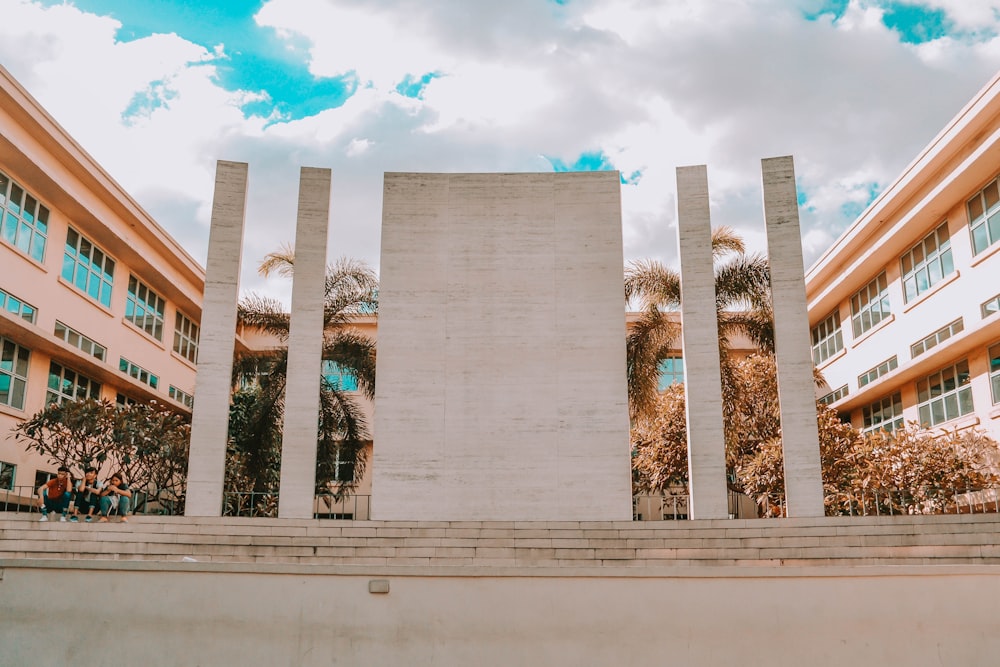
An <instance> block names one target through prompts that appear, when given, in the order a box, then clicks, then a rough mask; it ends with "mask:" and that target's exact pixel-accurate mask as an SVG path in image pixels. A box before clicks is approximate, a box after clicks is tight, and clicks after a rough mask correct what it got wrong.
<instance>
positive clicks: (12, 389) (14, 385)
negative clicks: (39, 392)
mask: <svg viewBox="0 0 1000 667" xmlns="http://www.w3.org/2000/svg"><path fill="white" fill-rule="evenodd" d="M30 359H31V352H30V350H28V349H27V348H25V347H22V346H20V345H18V344H17V343H15V342H14V341H12V340H8V339H6V338H0V405H6V406H9V407H12V408H15V409H17V410H23V409H24V394H25V390H26V389H27V386H28V362H29V361H30Z"/></svg>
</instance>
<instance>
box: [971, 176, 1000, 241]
mask: <svg viewBox="0 0 1000 667" xmlns="http://www.w3.org/2000/svg"><path fill="white" fill-rule="evenodd" d="M966 205H967V207H968V210H969V231H970V232H971V234H972V254H973V255H978V254H979V253H981V252H982V251H984V250H986V248H988V247H990V246H991V245H992V244H994V243H996V242H997V240H998V239H1000V192H998V190H997V181H996V179H994V180H993V181H992V182H990V184H989V185H987V186H986V187H985V188H983V189H982V190H980V191H979V192H977V193H976V194H975V195H973V196H972V198H971V199H969V201H968V202H967V204H966Z"/></svg>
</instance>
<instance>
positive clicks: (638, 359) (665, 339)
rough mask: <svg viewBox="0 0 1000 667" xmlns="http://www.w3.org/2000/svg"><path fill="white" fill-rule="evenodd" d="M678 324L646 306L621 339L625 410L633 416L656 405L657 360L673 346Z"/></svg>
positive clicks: (658, 373)
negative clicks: (624, 380) (623, 342)
mask: <svg viewBox="0 0 1000 667" xmlns="http://www.w3.org/2000/svg"><path fill="white" fill-rule="evenodd" d="M679 336H680V325H679V324H678V323H677V322H676V321H675V320H673V319H670V318H668V317H666V315H665V314H664V313H663V312H662V311H660V310H658V309H656V308H650V309H647V310H646V311H645V312H643V314H642V316H641V317H640V318H639V320H638V321H637V322H635V324H634V325H633V326H632V330H631V332H630V333H629V335H628V339H627V340H626V342H625V348H626V372H627V377H628V398H629V412H630V413H631V416H632V417H633V418H636V417H640V416H642V415H645V414H648V413H649V411H650V410H652V409H653V408H654V406H655V405H656V398H657V395H658V384H659V380H660V368H659V366H660V361H662V360H663V359H665V358H666V357H667V355H668V354H669V353H670V351H671V350H672V349H675V347H676V343H677V340H678V338H679Z"/></svg>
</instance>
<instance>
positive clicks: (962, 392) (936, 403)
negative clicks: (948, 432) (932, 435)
mask: <svg viewBox="0 0 1000 667" xmlns="http://www.w3.org/2000/svg"><path fill="white" fill-rule="evenodd" d="M917 408H918V410H919V413H920V423H921V424H923V425H925V426H937V425H938V424H942V423H944V422H946V421H950V420H952V419H957V418H958V417H961V416H962V415H967V414H969V413H971V412H972V411H973V410H974V409H975V408H974V407H973V405H972V385H971V378H970V376H969V362H968V361H967V360H963V361H960V362H958V363H957V364H955V365H954V366H948V367H947V368H944V369H942V370H940V371H938V372H937V373H932V374H931V375H928V376H927V377H926V378H924V379H923V380H918V381H917Z"/></svg>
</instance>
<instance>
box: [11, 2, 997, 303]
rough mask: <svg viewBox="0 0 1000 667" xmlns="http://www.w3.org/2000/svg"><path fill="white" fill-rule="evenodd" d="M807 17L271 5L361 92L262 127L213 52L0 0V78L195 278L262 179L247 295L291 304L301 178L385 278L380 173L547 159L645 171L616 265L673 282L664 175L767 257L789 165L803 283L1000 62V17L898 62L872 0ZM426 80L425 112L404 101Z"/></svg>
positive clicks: (971, 10) (334, 236) (911, 49)
mask: <svg viewBox="0 0 1000 667" xmlns="http://www.w3.org/2000/svg"><path fill="white" fill-rule="evenodd" d="M815 4H816V3H815V2H812V1H811V0H800V3H798V4H797V3H789V2H787V0H716V1H713V2H711V3H707V2H699V1H697V0H684V1H680V0H679V1H677V2H670V3H649V2H642V1H639V0H575V1H574V2H571V3H568V4H567V5H565V6H559V5H556V4H554V3H546V2H539V1H538V0H508V1H507V2H505V3H473V2H463V3H449V4H444V5H441V4H437V3H433V4H431V3H414V2H410V1H407V0H385V1H384V2H379V3H365V2H360V1H358V0H270V1H268V2H266V3H265V4H264V5H263V6H262V8H261V9H260V11H259V12H258V14H257V15H256V20H257V22H258V23H259V24H260V25H261V26H263V27H265V28H266V29H273V30H275V31H276V34H278V35H279V36H282V37H283V38H284V39H286V40H287V43H288V45H289V49H290V50H289V51H288V53H297V54H305V56H304V57H306V58H308V60H307V61H306V62H305V65H307V66H308V68H309V71H310V72H311V73H312V74H313V75H314V76H317V77H329V76H340V75H344V74H348V73H352V72H353V73H354V75H355V76H356V77H357V80H358V82H359V84H360V85H359V87H358V89H357V91H356V92H355V94H354V95H353V96H351V97H350V98H349V99H348V100H347V101H346V102H345V103H344V104H343V105H341V106H339V107H337V108H335V109H327V110H325V111H322V112H320V113H318V114H316V115H314V116H311V117H307V118H301V119H298V120H294V121H289V122H273V123H271V124H268V123H267V122H266V121H265V120H264V119H260V118H251V119H247V118H245V117H244V114H243V113H242V111H241V109H240V107H241V105H242V104H244V103H246V102H248V101H251V100H253V99H260V98H261V97H262V91H258V90H248V91H235V92H232V91H227V90H224V89H223V88H221V87H220V84H219V82H218V80H217V79H216V77H215V76H214V75H215V68H214V63H215V62H216V61H217V60H218V59H220V58H223V57H224V52H223V51H222V50H221V49H219V48H218V47H213V48H211V49H208V48H205V47H203V46H200V45H197V44H194V43H192V42H190V41H187V40H185V39H184V36H183V35H180V36H178V35H155V36H152V37H147V38H143V39H138V40H134V41H131V42H127V43H120V42H116V41H115V32H116V30H117V28H118V24H117V23H116V22H115V21H113V20H111V19H108V18H100V17H96V16H93V15H91V14H86V13H84V12H80V11H78V10H76V9H75V8H73V7H72V6H71V5H57V6H53V7H51V8H48V9H45V8H42V7H41V6H40V5H37V4H32V3H31V2H28V1H27V0H4V5H5V6H4V10H3V11H4V22H3V23H0V62H3V63H4V65H5V66H6V67H7V68H8V69H10V70H11V71H12V73H13V74H14V75H15V76H16V77H17V78H18V79H19V80H20V81H21V82H22V83H23V84H24V85H25V87H26V88H27V89H28V90H29V91H30V92H31V93H32V94H33V95H35V96H36V97H37V98H38V99H39V100H40V101H41V103H42V104H43V105H44V106H45V107H46V108H47V109H48V110H49V111H50V112H51V113H52V114H53V116H54V117H55V118H56V119H57V120H58V121H59V122H60V123H62V124H63V125H64V126H65V127H66V128H67V129H68V130H69V132H70V133H71V134H72V135H73V136H74V137H76V138H77V139H78V140H79V141H80V143H81V144H82V145H83V146H84V147H85V148H86V149H87V150H88V151H90V152H91V153H92V154H94V155H95V157H96V158H97V159H98V160H99V161H100V162H101V163H102V164H103V165H104V166H105V167H106V168H107V169H108V171H109V172H110V173H111V174H112V175H113V176H114V177H116V178H117V179H118V180H119V181H120V182H121V183H122V184H123V185H124V186H125V187H126V189H127V190H129V191H130V192H132V194H133V195H135V197H136V198H137V200H138V201H139V202H140V203H142V204H143V205H145V206H146V207H147V208H148V209H149V210H150V211H151V212H152V213H153V214H154V215H155V216H156V217H157V219H158V220H160V222H161V223H162V224H163V225H164V226H165V227H166V228H167V229H168V230H169V231H171V232H172V233H173V234H175V235H176V236H177V237H178V238H179V239H180V240H181V242H182V243H184V244H185V246H186V247H188V248H189V249H190V250H191V252H192V253H193V254H194V255H195V257H198V258H203V257H204V251H205V245H206V244H207V238H208V233H207V224H208V216H209V211H210V199H211V194H212V192H211V190H212V183H213V170H214V164H215V161H216V160H217V159H229V160H241V161H246V162H249V163H250V166H251V182H250V187H251V192H250V199H249V202H248V223H247V224H248V229H247V240H246V242H245V247H246V251H247V256H246V257H247V258H246V259H245V261H244V266H245V270H244V274H243V284H244V287H249V288H256V289H262V290H265V291H267V292H269V293H272V294H275V295H277V296H281V297H283V298H286V297H287V293H288V288H287V285H283V284H279V283H275V282H270V283H264V282H263V281H261V280H260V279H259V278H258V277H257V276H256V275H255V273H254V267H255V264H256V262H257V261H258V260H259V259H260V258H261V257H262V256H263V254H264V253H266V252H267V251H269V250H272V249H274V248H276V247H278V245H279V244H280V243H282V242H290V241H291V240H292V237H293V235H294V222H293V221H294V214H295V211H294V207H295V201H296V191H297V182H296V180H297V175H298V168H299V167H300V166H302V165H308V166H321V167H331V168H332V169H333V172H334V187H333V189H334V192H333V209H332V218H333V220H332V228H331V241H330V255H331V258H332V257H335V256H337V255H340V254H349V255H353V256H357V257H360V258H363V259H366V260H367V261H369V262H370V263H372V264H374V265H377V264H378V244H379V224H380V219H381V210H380V209H381V188H382V173H383V172H385V171H407V170H413V171H490V170H496V171H530V170H547V169H548V168H549V165H548V163H547V161H546V160H545V159H544V157H542V156H548V157H555V158H559V159H562V160H564V161H566V162H570V163H571V162H573V161H575V159H576V158H577V157H578V156H579V155H580V154H581V153H584V152H592V151H595V150H600V151H602V152H603V153H604V154H605V155H606V156H608V158H609V159H610V160H611V161H612V162H613V164H614V165H615V167H616V168H618V169H620V170H622V171H623V173H625V174H626V175H629V174H631V173H633V172H636V171H639V172H641V174H642V176H641V178H640V180H639V182H638V184H635V185H626V186H623V190H622V202H623V220H624V225H625V227H624V230H623V233H624V239H625V248H626V256H627V258H633V257H637V256H652V257H659V258H662V259H665V260H668V261H671V260H672V259H673V258H674V257H675V256H676V250H675V244H676V241H675V231H674V194H673V193H674V169H675V167H677V166H680V165H686V164H707V165H708V169H709V182H710V187H711V192H712V206H713V209H712V216H713V221H714V222H715V223H716V224H730V225H733V226H735V227H737V229H738V230H739V231H740V232H741V233H743V234H744V235H745V236H746V238H747V240H748V243H749V245H750V246H751V248H753V249H758V250H759V249H763V245H764V241H763V231H762V230H763V222H762V214H761V204H760V193H759V188H760V186H759V181H760V176H759V169H760V158H762V157H770V156H775V155H784V154H792V155H794V156H795V158H796V174H797V177H798V181H799V185H800V187H801V188H802V189H803V190H804V191H805V192H806V195H807V196H808V199H809V206H810V208H809V209H808V210H806V211H804V212H803V218H802V221H803V226H804V235H803V245H804V249H805V253H806V260H807V262H808V261H810V260H811V259H814V258H816V257H817V256H818V255H819V254H820V253H821V252H822V251H823V250H824V249H825V247H826V246H827V245H828V244H829V243H830V242H831V241H832V240H833V239H834V238H835V237H836V236H837V235H838V234H839V233H840V231H841V230H843V229H844V228H846V226H847V225H848V224H849V222H850V220H848V219H846V218H845V216H844V214H843V213H842V210H843V208H844V205H845V204H855V205H857V203H858V202H861V203H864V202H863V201H862V200H864V199H865V198H866V197H868V196H869V195H870V187H871V184H873V183H877V184H879V185H882V186H885V185H887V184H888V183H890V182H891V181H892V180H893V179H894V178H895V177H896V176H897V175H898V173H899V172H900V171H901V170H902V168H903V167H904V166H905V165H906V164H907V163H908V162H909V161H910V160H911V159H912V158H913V157H915V155H916V154H917V152H918V151H919V150H920V149H921V148H922V147H923V146H924V145H925V144H926V143H927V142H928V141H930V139H931V138H933V136H934V135H935V134H936V133H937V132H938V130H939V129H940V128H941V127H942V126H943V125H944V123H945V122H947V121H948V120H949V119H950V118H951V117H952V116H953V115H954V114H955V113H956V112H957V111H958V110H959V109H960V108H961V107H962V106H963V105H964V104H965V102H966V101H967V100H968V99H969V98H970V97H971V96H972V94H974V93H975V92H976V91H977V90H978V89H979V88H980V87H981V86H982V85H983V84H984V83H985V82H986V81H987V80H988V79H989V78H990V77H991V76H992V74H993V73H994V70H995V68H996V63H997V62H1000V40H998V38H997V37H996V34H997V33H998V32H1000V20H998V18H997V14H996V13H995V10H997V9H998V7H1000V1H995V0H984V2H977V3H969V2H964V1H963V0H926V2H925V3H924V4H925V5H926V6H931V7H941V8H943V9H944V10H945V11H947V12H948V16H949V18H950V19H951V20H952V21H954V22H955V24H956V25H958V26H959V27H961V28H962V29H964V30H966V31H967V32H969V34H973V33H974V34H975V35H979V37H976V38H974V39H973V38H969V37H968V35H965V36H963V37H962V38H960V39H959V38H944V39H939V40H935V41H933V42H929V43H927V44H922V45H912V44H903V43H901V42H900V40H899V35H898V34H896V33H895V32H894V31H892V30H890V29H888V28H886V26H885V25H884V24H883V23H882V20H881V16H882V11H881V9H880V7H881V6H882V5H880V4H878V3H877V2H875V1H874V0H852V2H851V4H850V6H849V7H848V9H847V11H846V12H845V13H844V15H843V16H842V17H841V18H840V19H839V20H837V21H833V20H832V18H831V17H828V16H827V17H823V18H821V19H820V20H817V21H808V20H806V19H805V18H804V15H803V10H805V9H808V8H809V7H812V8H813V9H814V8H815V7H814V5H815ZM303 44H306V45H308V49H303V48H302V46H303ZM430 72H435V73H438V74H439V76H438V77H437V78H435V79H433V80H432V81H431V82H430V83H429V84H428V85H427V86H426V88H425V89H424V91H423V94H422V99H413V98H408V97H405V96H403V95H400V94H399V93H397V92H396V91H395V87H396V86H397V85H398V84H399V83H400V82H401V81H403V80H404V79H405V78H406V77H407V76H408V75H410V76H414V77H419V76H421V75H423V74H426V73H430ZM137 101H138V102H143V104H141V105H138V106H137V105H136V104H135V102H137Z"/></svg>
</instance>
